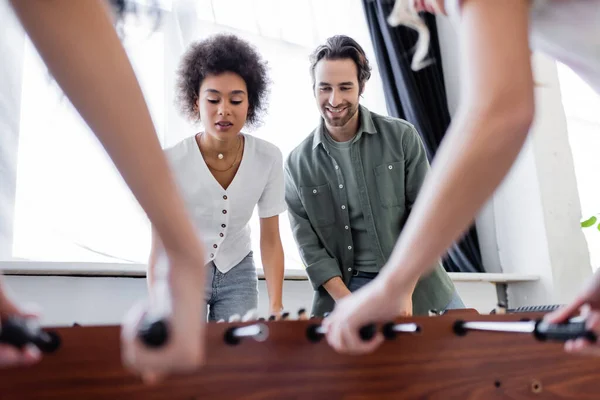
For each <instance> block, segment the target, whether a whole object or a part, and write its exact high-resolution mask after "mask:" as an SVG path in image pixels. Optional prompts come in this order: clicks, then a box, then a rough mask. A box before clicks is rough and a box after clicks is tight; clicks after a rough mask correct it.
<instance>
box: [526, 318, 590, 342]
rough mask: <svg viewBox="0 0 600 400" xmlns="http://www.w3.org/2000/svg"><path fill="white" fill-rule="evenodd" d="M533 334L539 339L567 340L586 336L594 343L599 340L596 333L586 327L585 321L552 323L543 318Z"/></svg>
mask: <svg viewBox="0 0 600 400" xmlns="http://www.w3.org/2000/svg"><path fill="white" fill-rule="evenodd" d="M533 334H534V336H535V338H536V339H538V340H555V341H561V342H565V341H567V340H571V339H578V338H584V339H587V340H589V341H590V342H592V343H595V342H596V340H597V337H596V334H595V333H594V332H592V331H590V330H588V329H587V328H586V326H585V321H578V322H567V323H564V324H551V323H548V322H546V321H543V320H538V321H537V323H536V325H535V331H534V333H533Z"/></svg>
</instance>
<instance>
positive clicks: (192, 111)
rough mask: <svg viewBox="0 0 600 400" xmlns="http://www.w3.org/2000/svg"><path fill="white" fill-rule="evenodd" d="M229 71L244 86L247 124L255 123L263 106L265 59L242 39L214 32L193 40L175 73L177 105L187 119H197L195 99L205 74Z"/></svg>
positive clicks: (267, 82) (266, 85)
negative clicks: (206, 36) (246, 91)
mask: <svg viewBox="0 0 600 400" xmlns="http://www.w3.org/2000/svg"><path fill="white" fill-rule="evenodd" d="M224 72H233V73H235V74H238V75H239V76H241V77H242V79H243V80H244V81H245V82H246V87H247V89H248V116H247V119H246V121H247V124H248V125H251V126H256V125H258V124H259V123H260V117H261V115H262V113H263V112H264V111H265V109H266V107H267V95H268V91H269V84H270V81H269V79H268V76H267V62H266V61H264V60H263V59H262V57H261V56H260V55H259V53H258V51H257V50H256V49H255V48H254V47H253V46H251V45H250V44H249V43H248V42H246V41H245V40H242V39H240V38H239V37H237V36H235V35H231V34H218V35H214V36H211V37H209V38H207V39H205V40H201V41H199V42H196V43H194V44H192V45H191V46H190V48H189V49H188V50H187V52H186V53H185V55H184V56H183V59H182V61H181V64H180V66H179V70H178V72H177V92H178V93H177V104H178V106H179V108H180V110H181V112H182V113H183V114H184V115H186V116H187V117H188V118H190V119H191V120H195V121H199V120H200V117H199V115H198V108H197V101H198V95H199V93H198V91H199V90H200V85H201V84H202V81H203V80H204V78H206V76H207V75H218V74H222V73H224Z"/></svg>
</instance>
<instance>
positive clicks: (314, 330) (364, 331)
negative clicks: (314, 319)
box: [306, 324, 377, 343]
mask: <svg viewBox="0 0 600 400" xmlns="http://www.w3.org/2000/svg"><path fill="white" fill-rule="evenodd" d="M320 328H321V326H320V325H317V324H311V325H309V326H308V328H306V337H307V338H308V340H310V341H311V342H313V343H317V342H318V341H320V340H321V338H323V336H324V334H323V333H321V332H319V329H320ZM376 333H377V327H376V326H375V324H369V325H365V326H363V327H362V328H360V329H359V331H358V335H359V336H360V339H361V340H362V341H364V342H368V341H369V340H371V339H373V337H374V336H375V334H376Z"/></svg>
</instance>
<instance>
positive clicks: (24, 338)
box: [0, 317, 61, 353]
mask: <svg viewBox="0 0 600 400" xmlns="http://www.w3.org/2000/svg"><path fill="white" fill-rule="evenodd" d="M0 343H5V344H9V345H12V346H14V347H17V348H19V349H21V348H23V347H25V346H26V345H28V344H33V345H35V346H36V347H37V348H38V349H40V351H42V352H43V353H52V352H54V351H56V350H58V348H59V347H60V345H61V340H60V336H59V335H58V334H57V333H56V332H52V331H44V330H42V329H41V328H40V327H39V325H37V323H35V322H34V321H33V320H31V319H27V318H22V317H10V318H7V319H6V320H4V321H2V326H1V328H0Z"/></svg>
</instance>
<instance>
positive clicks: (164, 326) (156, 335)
mask: <svg viewBox="0 0 600 400" xmlns="http://www.w3.org/2000/svg"><path fill="white" fill-rule="evenodd" d="M138 337H139V339H140V340H141V341H142V343H144V344H145V345H146V346H148V347H152V348H157V347H161V346H163V345H164V344H165V343H167V340H168V339H169V325H168V323H167V321H166V320H164V319H149V318H144V319H143V320H142V323H141V324H140V327H139V328H138Z"/></svg>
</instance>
